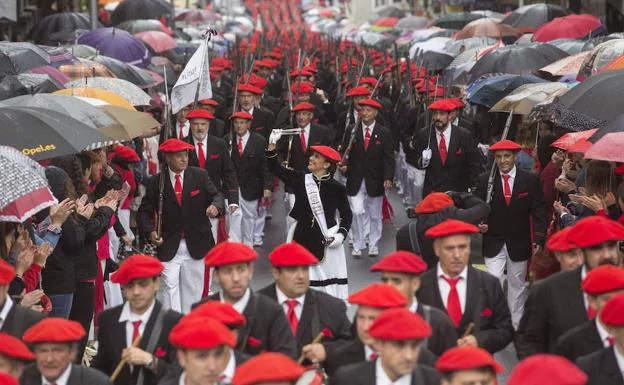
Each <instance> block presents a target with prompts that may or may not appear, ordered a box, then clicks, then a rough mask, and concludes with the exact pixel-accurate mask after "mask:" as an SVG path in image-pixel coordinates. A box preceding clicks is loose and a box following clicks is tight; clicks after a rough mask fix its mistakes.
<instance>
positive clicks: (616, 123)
mask: <svg viewBox="0 0 624 385" xmlns="http://www.w3.org/2000/svg"><path fill="white" fill-rule="evenodd" d="M613 132H624V115H618V117H617V118H615V119H613V120H612V121H611V122H609V123H608V124H605V125H603V126H602V127H600V129H598V131H596V132H595V133H594V135H592V137H591V138H590V141H591V142H593V143H596V142H597V141H598V140H600V139H602V138H603V137H604V136H605V135H607V134H610V133H613Z"/></svg>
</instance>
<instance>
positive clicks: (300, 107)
mask: <svg viewBox="0 0 624 385" xmlns="http://www.w3.org/2000/svg"><path fill="white" fill-rule="evenodd" d="M315 109H316V107H315V106H314V104H312V103H308V102H303V103H299V104H297V105H296V106H294V107H293V109H292V112H297V111H314V110H315Z"/></svg>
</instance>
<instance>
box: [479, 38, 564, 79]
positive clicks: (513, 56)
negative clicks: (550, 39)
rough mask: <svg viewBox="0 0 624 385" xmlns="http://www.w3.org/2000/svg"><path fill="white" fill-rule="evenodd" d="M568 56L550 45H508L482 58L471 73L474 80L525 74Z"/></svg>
mask: <svg viewBox="0 0 624 385" xmlns="http://www.w3.org/2000/svg"><path fill="white" fill-rule="evenodd" d="M566 56H568V54H567V53H565V51H562V50H560V49H559V48H557V47H555V46H552V45H550V44H528V45H508V46H505V47H501V48H498V49H495V50H493V51H491V52H489V53H488V54H486V55H484V56H483V57H482V58H480V59H479V60H478V61H477V62H476V63H475V65H474V67H472V69H471V70H470V72H469V75H470V76H471V79H472V80H475V79H477V78H478V77H479V76H481V75H486V74H490V73H506V74H524V73H528V72H531V71H534V70H537V69H540V68H542V67H544V66H547V65H548V64H550V63H554V62H556V61H557V60H560V59H563V58H564V57H566Z"/></svg>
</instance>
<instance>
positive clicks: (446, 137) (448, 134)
mask: <svg viewBox="0 0 624 385" xmlns="http://www.w3.org/2000/svg"><path fill="white" fill-rule="evenodd" d="M435 133H436V143H438V148H440V140H441V139H442V136H443V135H444V141H445V143H446V152H448V149H449V144H450V143H451V124H450V123H449V125H448V126H446V128H445V129H444V131H442V132H441V133H440V131H438V130H437V129H436V130H435Z"/></svg>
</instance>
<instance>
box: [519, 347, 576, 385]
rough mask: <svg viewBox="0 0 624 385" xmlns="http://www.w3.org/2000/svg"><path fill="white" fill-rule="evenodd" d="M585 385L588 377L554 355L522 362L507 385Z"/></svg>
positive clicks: (534, 356) (527, 359)
mask: <svg viewBox="0 0 624 385" xmlns="http://www.w3.org/2000/svg"><path fill="white" fill-rule="evenodd" d="M544 383H547V384H548V385H585V384H586V383H587V375H586V374H585V373H583V371H582V370H581V369H579V368H577V367H576V366H575V365H574V364H573V363H572V362H570V361H569V360H567V359H565V358H563V357H560V356H555V355H553V354H535V355H533V356H531V357H528V358H526V359H524V360H523V361H521V362H520V363H519V364H518V365H517V366H516V367H515V368H514V370H513V372H512V373H511V377H509V381H507V385H538V384H544Z"/></svg>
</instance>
